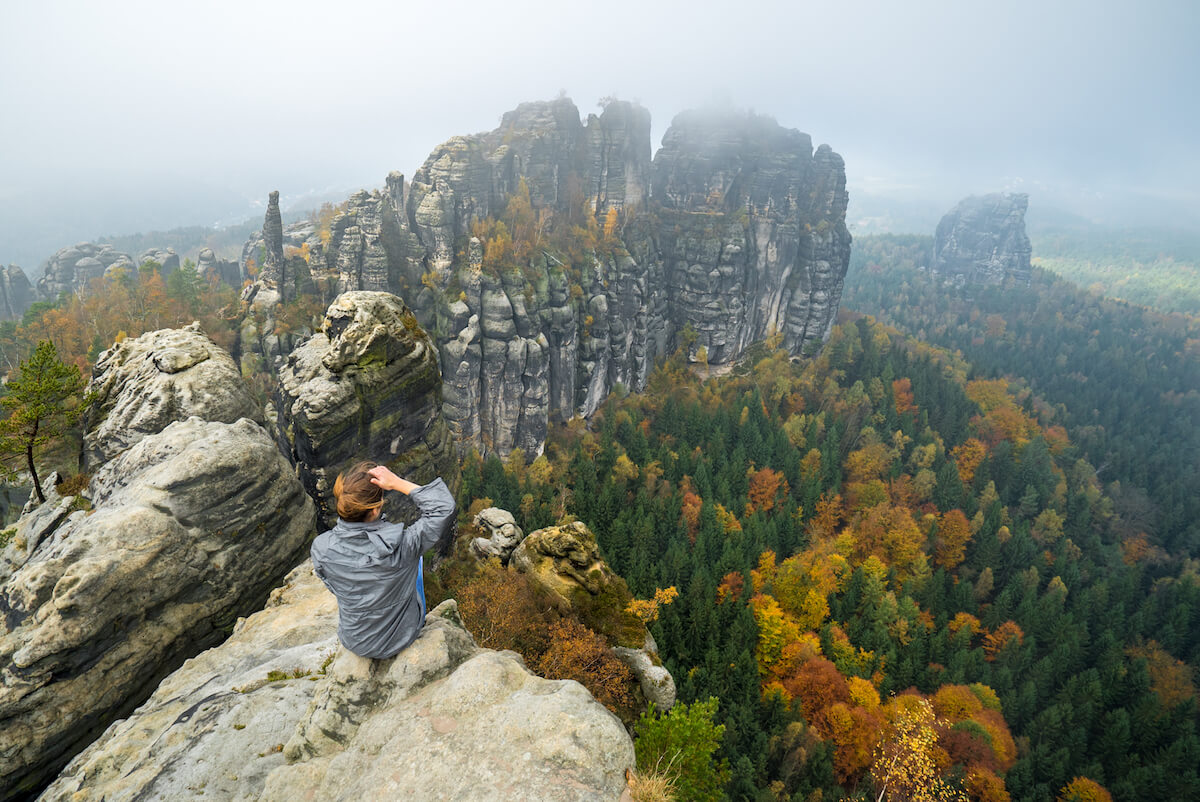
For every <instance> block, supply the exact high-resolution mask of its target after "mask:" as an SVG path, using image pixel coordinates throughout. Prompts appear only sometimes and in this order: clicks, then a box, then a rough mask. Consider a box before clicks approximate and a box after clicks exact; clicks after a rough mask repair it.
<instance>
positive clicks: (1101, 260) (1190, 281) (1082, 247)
mask: <svg viewBox="0 0 1200 802" xmlns="http://www.w3.org/2000/svg"><path fill="white" fill-rule="evenodd" d="M1031 236H1032V237H1033V246H1034V247H1033V252H1034V255H1035V256H1036V257H1038V258H1037V259H1035V262H1034V263H1035V264H1037V265H1038V266H1040V267H1043V268H1045V269H1046V270H1049V271H1051V272H1053V273H1057V274H1058V275H1060V276H1062V277H1063V278H1066V279H1069V280H1071V281H1074V282H1075V283H1076V284H1078V285H1079V286H1080V287H1086V288H1088V289H1089V290H1090V291H1093V292H1097V293H1100V294H1103V295H1106V296H1108V297H1110V298H1119V299H1122V300H1125V301H1129V302H1130V303H1134V304H1140V305H1142V306H1148V307H1150V308H1152V309H1157V310H1158V311H1160V312H1176V313H1182V314H1189V315H1197V314H1200V236H1197V234H1196V233H1195V232H1194V231H1187V230H1183V229H1177V230H1171V229H1137V228H1132V229H1115V230H1114V229H1106V228H1100V227H1098V226H1078V225H1076V226H1042V227H1039V229H1038V230H1037V231H1035V232H1034V233H1032V234H1031Z"/></svg>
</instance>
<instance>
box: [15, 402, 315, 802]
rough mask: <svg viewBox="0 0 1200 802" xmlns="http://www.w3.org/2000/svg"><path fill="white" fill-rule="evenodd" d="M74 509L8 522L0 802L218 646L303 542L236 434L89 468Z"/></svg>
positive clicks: (151, 442)
mask: <svg viewBox="0 0 1200 802" xmlns="http://www.w3.org/2000/svg"><path fill="white" fill-rule="evenodd" d="M118 406H119V405H118ZM85 495H86V498H87V501H86V502H85V501H82V500H78V501H77V500H72V499H66V500H56V498H55V497H52V499H51V501H50V502H49V503H48V504H46V505H42V506H41V507H39V508H38V509H37V510H35V511H34V512H33V513H32V514H30V515H27V516H25V517H24V518H22V520H21V521H20V522H18V524H17V527H16V529H17V531H16V534H15V537H14V538H13V540H12V543H10V544H9V546H8V547H7V550H6V554H5V559H4V560H0V566H3V567H4V573H3V574H2V575H0V583H2V584H0V611H2V612H3V625H2V628H0V667H2V668H0V675H2V678H3V682H2V683H0V796H4V797H8V796H9V795H13V794H18V793H22V792H27V791H30V790H32V789H34V788H37V787H38V786H39V785H41V784H42V783H43V782H45V781H46V780H47V779H49V778H51V777H53V776H54V773H55V772H56V771H57V769H58V768H59V767H61V766H62V765H63V764H64V763H65V762H66V761H67V760H68V759H69V758H70V757H71V756H72V755H73V754H74V753H75V752H77V751H78V750H79V749H80V748H82V747H83V746H85V745H86V744H87V743H89V742H90V741H91V740H92V739H93V738H95V736H96V735H97V734H98V733H99V732H100V731H102V730H103V729H104V728H105V727H106V726H107V725H108V724H109V723H110V722H111V721H112V720H113V719H115V718H117V717H120V716H123V715H126V714H127V713H128V712H129V711H130V710H131V709H132V708H133V707H134V706H135V705H136V704H138V703H140V702H141V700H143V699H145V698H146V695H147V694H148V693H149V692H150V691H151V690H153V688H154V686H155V685H156V684H157V683H158V680H159V679H160V678H161V677H162V676H163V675H164V674H166V673H167V672H169V671H171V670H173V669H174V668H176V667H177V666H178V665H179V663H180V662H181V661H182V660H183V659H184V658H186V657H188V656H189V655H192V654H195V653H196V652H198V651H200V650H201V649H203V648H205V647H206V646H210V645H212V644H214V643H216V642H217V641H219V640H221V638H222V637H224V633H225V631H226V628H227V627H230V626H232V625H233V623H234V620H235V619H236V618H237V616H238V615H241V614H243V613H244V612H246V611H247V610H248V609H254V608H255V607H256V606H257V605H259V604H261V603H262V600H263V599H264V598H265V597H266V595H267V592H268V591H269V590H270V589H271V588H272V587H274V586H275V584H276V583H277V582H278V581H279V579H280V577H281V575H282V574H283V573H285V572H286V570H287V568H288V566H291V565H295V564H296V562H297V561H298V560H300V559H301V558H302V557H303V555H304V551H305V548H306V546H307V544H308V542H309V537H310V536H311V534H312V530H313V521H314V508H313V504H312V502H311V500H310V499H309V498H308V497H307V496H306V495H305V493H304V490H303V488H302V487H301V485H300V483H299V482H298V481H297V480H296V478H295V475H294V472H293V470H292V466H291V465H290V464H289V463H288V462H287V460H285V459H284V458H283V456H282V455H281V454H280V453H279V450H278V448H277V447H276V445H275V443H274V442H273V441H272V440H271V438H270V437H269V436H268V435H267V433H266V432H265V431H264V430H263V429H262V427H260V426H259V425H258V424H256V423H253V422H252V421H250V420H247V419H242V420H239V421H237V422H236V423H232V424H230V423H222V422H211V421H204V420H201V419H200V418H197V417H193V418H189V419H188V420H185V421H178V422H175V423H172V424H170V425H169V426H167V427H166V428H165V429H164V430H163V431H161V432H158V433H155V434H149V435H147V436H145V437H143V438H142V439H141V440H140V441H139V442H137V443H136V444H135V445H133V446H132V447H130V448H129V449H127V450H125V451H124V452H122V453H121V454H120V455H119V456H117V457H116V458H115V459H113V460H112V461H110V462H108V463H107V464H105V465H104V466H103V467H101V468H100V469H99V470H98V471H97V472H96V473H95V474H94V476H93V477H92V479H91V482H90V484H89V486H88V488H87V491H86V492H85ZM89 505H90V506H92V509H91V510H90V511H88V512H85V511H83V509H80V508H81V507H86V506H89ZM72 510H74V511H72Z"/></svg>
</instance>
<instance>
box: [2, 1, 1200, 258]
mask: <svg viewBox="0 0 1200 802" xmlns="http://www.w3.org/2000/svg"><path fill="white" fill-rule="evenodd" d="M1198 15H1200V8H1198V7H1197V6H1196V5H1195V4H1194V3H1190V2H1183V1H1182V0H1158V1H1157V2H1152V3H1150V4H1149V5H1148V6H1145V5H1142V6H1134V5H1130V4H1116V3H1106V4H1101V5H1100V6H1096V5H1095V4H1094V3H1083V2H1076V1H1075V0H1070V1H1069V2H1062V3H1055V4H1053V6H1052V7H1046V6H1045V4H1037V3H1033V2H1024V1H1023V2H1015V3H1006V4H1002V5H998V6H990V7H978V6H976V5H973V4H961V3H953V2H946V1H945V0H921V1H920V2H914V3H906V4H903V5H896V4H890V3H870V2H856V3H852V4H833V5H825V6H822V5H813V4H800V3H779V2H765V1H764V0H752V1H751V2H747V3H744V4H741V5H740V6H739V8H738V11H737V13H736V15H735V17H734V18H733V19H732V20H731V19H730V18H727V17H726V16H724V15H707V14H692V13H681V11H680V9H679V8H678V7H676V6H674V5H673V4H646V3H634V2H626V1H625V0H616V1H615V2H611V3H608V4H606V5H605V7H604V11H603V13H593V12H592V11H590V10H589V11H586V12H585V11H583V10H582V9H580V10H578V11H576V10H574V9H571V8H564V7H562V5H561V4H551V3H547V2H544V0H527V1H526V2H518V3H512V4H508V5H507V6H506V7H505V8H504V9H503V10H502V11H500V10H497V9H495V8H493V7H490V6H484V5H482V4H472V3H468V4H460V5H455V6H444V7H443V6H439V5H437V4H425V5H422V4H399V5H396V6H393V7H380V6H379V5H378V4H366V3H361V2H349V3H346V4H343V5H341V6H339V8H338V9H337V12H336V13H330V11H329V8H328V7H327V6H324V5H317V4H306V3H300V4H295V3H292V4H282V3H270V2H266V3H255V4H253V6H252V7H245V6H244V5H239V6H235V5H231V4H224V3H217V4H208V5H205V6H202V7H200V6H196V7H193V6H185V7H178V6H177V5H165V6H161V7H159V6H147V5H146V4H142V3H133V2H130V1H129V0H121V1H120V2H117V3H112V4H107V5H105V6H103V7H99V6H95V7H93V6H90V5H88V4H70V5H69V7H68V4H66V3H63V2H52V3H45V4H24V5H22V4H15V5H14V4H10V7H8V8H5V9H4V11H3V12H0V20H2V21H3V23H4V27H5V29H6V30H10V31H14V32H19V35H13V36H12V37H11V41H8V42H6V44H5V46H4V47H3V48H0V69H3V71H4V74H6V75H14V76H17V75H19V76H21V77H20V80H11V81H5V82H2V84H0V108H2V109H3V110H4V116H5V119H6V121H7V122H8V124H7V125H5V126H3V129H2V130H0V175H2V176H3V180H2V181H0V263H3V264H8V263H10V262H11V263H16V264H19V265H21V266H22V267H23V268H25V269H26V271H28V272H30V275H31V278H34V276H33V273H34V272H36V268H37V266H38V265H39V264H40V263H41V262H42V260H44V259H45V258H46V257H47V256H49V255H50V254H51V253H53V252H54V251H55V250H57V249H59V248H61V247H64V246H67V245H72V244H74V243H76V242H79V241H81V240H93V239H96V238H97V237H100V236H103V235H110V234H112V235H118V234H125V233H133V232H136V231H147V230H153V229H160V230H161V229H167V228H171V227H174V226H180V225H188V224H192V225H195V224H204V225H211V224H214V223H217V222H219V221H220V222H226V223H228V222H238V221H243V220H246V219H248V218H250V217H261V213H262V203H263V198H264V196H265V191H266V189H269V188H277V189H279V190H281V192H282V196H283V207H284V211H285V212H286V211H287V208H288V206H289V205H290V203H292V202H295V203H296V204H297V205H298V206H297V208H298V210H301V211H302V210H304V209H308V208H315V207H317V206H319V205H320V202H321V201H322V200H327V199H330V197H331V196H332V197H344V196H345V195H346V194H347V193H348V191H351V190H353V189H355V188H358V187H369V186H374V185H376V184H377V182H378V181H379V179H380V176H383V175H386V174H387V173H388V172H389V171H391V170H398V171H400V172H403V173H405V174H406V175H411V174H412V172H413V170H414V169H415V167H416V166H418V165H419V164H420V163H421V161H422V159H423V158H424V157H425V155H426V154H427V153H428V149H429V143H431V142H440V141H444V140H445V139H447V138H448V137H450V136H452V135H454V134H457V133H461V132H471V131H483V130H489V129H491V128H493V127H495V125H496V123H497V121H498V120H499V119H500V116H501V115H502V114H503V113H504V112H505V111H506V110H507V109H509V108H511V107H512V106H513V105H514V104H515V103H516V102H518V101H520V100H522V99H526V98H534V97H553V96H554V95H555V94H556V93H557V92H558V91H559V90H560V89H564V90H566V92H567V93H568V94H570V96H571V97H573V98H575V100H576V102H578V103H579V104H580V106H581V107H582V108H584V109H585V110H591V109H594V108H595V106H594V105H593V104H594V103H595V102H596V100H598V99H599V98H601V97H605V96H608V95H613V94H615V95H617V96H619V97H621V98H624V99H628V100H638V101H640V103H641V104H642V105H644V106H645V107H646V108H648V109H650V110H651V111H652V112H653V114H654V119H655V122H654V126H653V128H652V130H651V132H650V139H651V142H652V143H653V144H654V145H655V146H656V147H657V145H658V144H659V142H660V141H661V137H662V135H663V133H665V131H666V128H667V126H668V124H669V122H670V115H671V114H673V113H674V112H675V111H676V110H678V109H681V108H691V107H696V106H701V105H705V104H708V103H711V102H713V101H724V102H726V103H729V104H731V105H734V106H736V107H739V108H745V109H756V110H759V111H769V112H770V113H771V114H773V115H775V116H776V117H777V119H778V120H779V122H780V124H781V125H783V126H784V127H786V128H800V130H808V131H810V132H811V133H813V134H814V135H815V136H819V137H820V139H821V141H828V142H831V143H837V149H838V152H839V153H841V154H842V155H843V156H845V157H846V160H847V163H848V164H849V165H850V173H849V175H848V182H849V185H850V187H851V190H852V194H853V195H854V197H855V198H858V199H860V200H865V198H866V197H867V195H868V194H869V195H871V196H873V197H882V198H887V199H889V200H892V201H894V202H922V201H929V202H930V203H931V204H932V207H933V209H934V212H933V218H932V219H933V222H936V220H937V215H938V214H940V213H941V211H944V210H945V209H946V208H948V207H949V206H950V205H952V204H953V203H954V202H955V201H957V200H958V199H959V198H961V197H964V196H966V195H968V194H970V193H972V192H978V191H980V189H981V188H997V189H1007V190H1010V191H1026V192H1030V193H1032V194H1033V195H1034V196H1036V197H1037V198H1039V199H1040V204H1041V205H1042V206H1045V205H1046V204H1047V202H1048V201H1049V198H1050V195H1051V194H1057V195H1059V196H1060V200H1057V201H1055V202H1054V203H1053V204H1052V205H1056V206H1063V207H1064V208H1068V209H1070V210H1074V211H1077V212H1079V213H1082V214H1085V215H1086V216H1088V217H1089V218H1090V217H1101V216H1104V215H1106V214H1107V215H1108V217H1109V219H1111V220H1116V221H1118V222H1120V221H1123V220H1128V219H1130V218H1131V216H1135V215H1140V216H1143V217H1150V218H1152V219H1161V218H1165V217H1167V216H1171V217H1173V218H1175V221H1176V222H1178V221H1183V220H1186V219H1188V218H1189V217H1190V219H1192V220H1195V219H1197V218H1200V213H1198V210H1200V201H1198V199H1197V190H1196V187H1197V186H1200V155H1198V154H1197V152H1196V148H1195V147H1194V137H1193V136H1192V135H1191V132H1192V131H1194V130H1196V128H1197V122H1198V121H1197V114H1198V113H1200V112H1198V111H1197V110H1198V109H1200V103H1197V102H1196V94H1195V89H1194V88H1193V87H1191V86H1190V84H1191V76H1194V75H1196V74H1200V62H1198V59H1200V55H1198V54H1197V51H1196V49H1195V48H1194V47H1192V43H1191V41H1190V39H1191V38H1192V33H1193V32H1194V31H1195V30H1197V29H1198V28H1200V19H1198ZM317 20H319V22H317ZM731 22H736V23H737V24H738V25H740V26H741V27H742V28H744V29H745V30H752V31H753V35H752V36H751V35H746V36H741V35H736V34H732V33H731V31H730V27H731ZM435 43H436V44H435ZM532 52H536V53H537V57H536V58H531V57H530V54H531V53H532ZM617 52H620V53H622V54H626V55H625V56H623V57H612V58H610V57H607V56H601V55H600V54H612V53H617ZM218 53H221V54H224V55H221V56H218V55H217V54H218ZM48 54H53V56H52V57H51V56H49V55H48ZM589 55H590V56H591V57H590V58H589V57H587V56H589ZM419 67H420V68H419ZM347 75H357V76H358V77H356V78H354V79H352V80H348V79H347ZM334 193H336V195H334ZM1072 204H1074V205H1072ZM256 205H257V206H256ZM1076 207H1078V208H1076ZM853 216H854V211H853V208H852V218H853ZM1140 222H1145V220H1141V221H1140ZM925 228H927V226H922V227H919V228H911V229H907V230H910V231H924V230H925Z"/></svg>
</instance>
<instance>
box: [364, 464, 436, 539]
mask: <svg viewBox="0 0 1200 802" xmlns="http://www.w3.org/2000/svg"><path fill="white" fill-rule="evenodd" d="M369 473H370V474H371V482H372V484H376V485H379V486H380V487H382V488H383V489H384V490H395V491H397V492H399V493H403V494H405V495H406V496H408V497H409V498H411V499H412V500H413V502H414V503H415V504H416V505H417V508H418V509H420V510H421V517H420V518H418V519H417V520H416V521H415V522H414V523H413V524H412V525H411V526H407V527H405V528H404V535H403V537H404V539H405V540H406V541H408V542H409V543H410V544H411V548H412V549H413V550H414V551H416V552H418V553H419V552H422V551H425V550H426V549H430V548H433V546H434V545H435V544H437V542H438V540H440V539H441V537H442V534H443V533H444V532H445V531H446V526H447V524H448V523H449V521H450V519H451V518H453V517H454V511H455V508H456V505H455V503H454V496H453V495H451V493H450V489H449V488H448V487H446V483H445V482H443V481H442V480H441V479H440V478H438V479H434V480H433V481H432V482H430V483H429V484H427V485H424V486H422V485H418V484H415V483H413V482H410V481H408V480H407V479H402V478H400V477H399V476H397V475H396V474H394V473H392V472H391V471H390V470H388V469H387V468H385V467H384V466H382V465H379V466H376V467H374V468H372V469H371V470H370V472H369Z"/></svg>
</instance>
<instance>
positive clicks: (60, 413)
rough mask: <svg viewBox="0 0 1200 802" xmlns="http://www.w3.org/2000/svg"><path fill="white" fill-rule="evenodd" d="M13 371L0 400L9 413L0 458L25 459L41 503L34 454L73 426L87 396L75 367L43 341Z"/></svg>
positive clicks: (2, 424)
mask: <svg viewBox="0 0 1200 802" xmlns="http://www.w3.org/2000/svg"><path fill="white" fill-rule="evenodd" d="M17 372H18V375H17V376H16V377H15V378H13V379H11V380H10V381H9V382H8V385H7V387H6V390H7V392H6V393H5V395H4V397H3V398H0V406H2V407H3V408H4V410H5V411H6V412H7V413H8V417H7V418H5V419H4V420H3V421H0V458H12V457H24V459H25V467H26V468H27V469H28V470H29V473H30V476H31V477H32V479H33V485H34V490H35V492H36V493H37V496H38V500H39V501H43V502H44V501H45V500H46V497H45V495H44V494H43V493H42V488H41V484H40V482H39V480H38V475H37V467H36V465H35V464H34V459H35V456H36V452H37V451H38V450H40V449H41V448H42V447H44V446H45V445H47V444H48V443H50V442H52V441H54V440H55V439H56V438H58V437H61V436H62V435H63V434H64V433H65V432H66V431H67V429H69V428H70V427H72V426H74V425H75V424H76V422H77V421H78V420H79V417H80V416H81V415H82V414H83V413H84V411H86V409H87V407H88V406H89V405H90V404H91V402H92V397H91V396H90V395H89V396H82V397H81V394H82V392H83V389H84V380H83V376H82V375H81V374H80V372H79V368H78V367H76V366H75V365H67V364H64V363H63V362H62V360H60V359H59V358H58V349H56V348H55V347H54V343H52V342H50V341H48V340H44V341H42V342H40V343H38V346H37V349H36V350H35V351H34V353H33V356H32V357H30V358H29V359H28V360H26V361H23V362H21V364H20V365H19V366H18V368H17ZM9 470H10V473H11V469H9Z"/></svg>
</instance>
